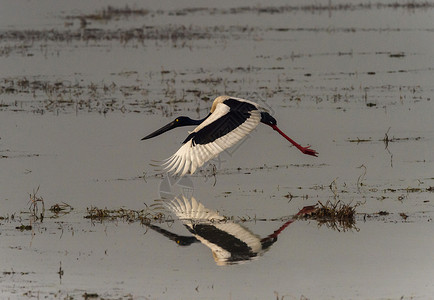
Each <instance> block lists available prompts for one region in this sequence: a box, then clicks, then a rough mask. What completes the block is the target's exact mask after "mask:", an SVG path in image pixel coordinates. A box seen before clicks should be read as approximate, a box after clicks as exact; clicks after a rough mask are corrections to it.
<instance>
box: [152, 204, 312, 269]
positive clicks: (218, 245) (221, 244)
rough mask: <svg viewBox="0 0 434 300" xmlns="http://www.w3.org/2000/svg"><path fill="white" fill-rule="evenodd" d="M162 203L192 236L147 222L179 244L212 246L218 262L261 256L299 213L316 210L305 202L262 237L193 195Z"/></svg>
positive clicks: (233, 261) (301, 214) (229, 262)
mask: <svg viewBox="0 0 434 300" xmlns="http://www.w3.org/2000/svg"><path fill="white" fill-rule="evenodd" d="M163 203H164V205H165V206H166V207H167V208H168V209H169V210H170V211H171V212H172V213H174V214H175V215H176V216H177V218H178V219H179V220H180V221H181V222H182V223H183V225H184V226H185V227H186V228H187V230H188V231H189V232H190V233H191V234H192V235H193V236H181V235H177V234H174V233H172V232H169V231H167V230H164V229H162V228H159V227H158V226H155V225H152V224H148V225H147V226H148V227H150V228H151V229H153V230H155V231H157V232H159V233H161V234H163V235H164V236H166V237H168V238H169V239H171V240H173V241H175V242H176V243H177V244H178V245H181V246H189V245H191V244H193V243H195V242H201V243H202V244H204V245H205V246H207V247H208V248H210V249H211V251H212V254H213V257H214V260H215V262H216V263H217V265H228V264H239V263H243V262H247V261H250V260H253V259H256V258H258V257H260V256H261V255H262V254H264V253H265V252H266V251H267V250H268V249H269V248H270V247H271V246H272V245H273V244H274V243H275V242H276V241H277V237H278V235H279V234H280V233H282V232H283V230H284V229H285V228H287V227H288V226H289V225H290V224H291V223H293V222H294V221H296V220H297V218H298V217H299V216H303V215H306V214H308V213H310V212H312V211H314V210H315V206H305V207H304V208H303V209H302V210H300V211H299V212H298V213H297V214H296V215H294V216H293V217H292V218H290V219H289V220H288V221H286V222H285V223H284V224H283V225H281V226H280V227H279V228H278V229H277V230H275V231H274V232H273V233H271V234H269V235H268V236H266V237H264V238H261V237H260V236H258V235H256V234H254V233H253V232H252V231H250V230H249V229H248V228H246V227H244V226H242V225H240V224H239V223H237V222H235V221H233V220H227V218H225V217H224V216H222V215H220V214H219V213H218V212H217V211H215V210H212V209H208V208H206V207H205V206H204V205H203V204H202V203H200V202H198V201H196V199H195V198H194V197H191V198H186V197H184V196H182V197H180V198H174V199H173V200H171V201H164V202H163Z"/></svg>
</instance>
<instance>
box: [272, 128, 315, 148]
mask: <svg viewBox="0 0 434 300" xmlns="http://www.w3.org/2000/svg"><path fill="white" fill-rule="evenodd" d="M270 126H271V127H272V128H273V129H274V130H276V131H277V132H278V133H280V135H281V136H283V137H284V138H285V139H287V140H288V141H289V142H291V144H293V145H294V146H295V147H297V149H298V150H300V151H301V152H303V153H304V154H307V155H312V156H318V152H316V151H315V150H313V149H310V146H307V147H302V146H300V144H298V143H296V142H295V141H294V140H293V139H291V138H290V137H289V136H287V135H286V134H284V133H283V132H282V130H280V129H279V127H277V126H276V125H270Z"/></svg>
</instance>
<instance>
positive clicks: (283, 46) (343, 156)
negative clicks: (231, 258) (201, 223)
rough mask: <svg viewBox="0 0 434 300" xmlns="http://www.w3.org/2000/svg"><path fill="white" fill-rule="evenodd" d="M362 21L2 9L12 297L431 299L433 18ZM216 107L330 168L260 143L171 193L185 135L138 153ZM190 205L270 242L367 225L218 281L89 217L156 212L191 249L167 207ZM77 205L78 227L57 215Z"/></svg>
mask: <svg viewBox="0 0 434 300" xmlns="http://www.w3.org/2000/svg"><path fill="white" fill-rule="evenodd" d="M360 3H361V4H348V3H345V2H344V1H342V2H339V3H338V2H335V1H333V2H331V3H330V4H327V5H324V6H320V5H318V4H317V3H316V2H313V4H315V5H314V6H309V5H307V4H306V2H304V1H303V2H299V3H298V4H292V5H291V6H288V5H287V4H285V3H279V2H273V3H270V2H266V3H265V2H264V3H262V4H261V3H258V4H255V5H252V4H250V3H244V2H243V1H240V2H235V3H233V2H227V3H225V2H222V3H221V4H217V3H214V2H213V3H211V5H209V7H211V8H206V7H208V6H207V5H205V4H206V3H204V4H202V6H200V7H201V8H199V7H198V6H197V5H196V4H194V3H191V2H189V1H183V2H178V3H177V4H176V5H175V4H173V5H166V4H164V3H160V2H154V3H149V4H146V5H144V4H141V3H135V2H134V1H130V2H129V3H128V7H126V6H119V5H118V2H110V1H104V3H88V2H87V1H83V2H74V5H73V6H72V5H71V4H70V3H69V2H58V1H38V2H31V3H26V4H24V3H20V2H15V1H4V2H3V3H2V9H1V10H0V11H1V12H0V14H1V15H0V28H1V30H0V70H1V71H0V75H1V78H0V217H1V218H0V240H1V244H0V294H1V296H2V297H3V298H8V297H9V298H11V299H15V298H24V299H28V298H58V299H65V298H68V297H72V298H74V299H76V298H81V297H86V296H88V297H91V296H95V297H100V298H104V299H119V298H122V299H123V298H125V299H129V298H133V299H173V298H177V299H178V298H181V299H269V298H278V299H282V297H283V298H284V299H305V298H308V299H320V298H321V299H324V298H325V299H332V298H333V299H401V297H402V298H404V299H410V298H416V299H429V298H431V297H432V295H433V294H434V281H433V279H432V278H434V271H433V270H434V264H433V261H434V255H433V254H432V251H431V249H432V248H433V246H434V240H433V239H432V238H431V236H432V232H433V229H432V228H433V226H432V217H433V211H434V209H433V201H434V198H433V187H434V174H433V170H434V158H433V154H432V151H431V149H433V147H434V143H433V140H434V139H433V138H434V130H433V128H434V127H433V122H432V117H431V116H432V113H433V106H432V101H433V94H434V93H433V91H434V84H433V81H432V78H433V75H434V74H433V73H434V48H433V44H432V42H431V41H432V40H433V34H434V27H433V23H432V19H433V17H434V16H433V14H434V10H433V7H434V4H431V3H430V2H421V3H418V2H411V3H412V4H409V3H402V4H401V2H394V1H384V2H376V3H370V4H369V3H364V2H360ZM110 5H111V6H112V8H109V6H110ZM216 5H218V6H216ZM220 94H230V95H234V96H237V97H244V98H248V99H251V100H254V101H256V102H258V103H260V104H261V105H262V106H263V107H265V108H267V109H268V110H269V111H270V113H271V114H272V115H273V116H274V117H275V118H276V119H277V120H278V122H279V127H280V128H281V129H282V130H283V131H284V132H285V133H287V134H288V135H289V136H291V137H292V138H294V139H295V140H296V141H298V142H299V143H301V144H302V145H307V144H310V145H312V148H313V149H315V150H317V151H318V152H319V157H318V158H314V157H308V156H303V155H302V154H300V153H299V152H298V151H297V150H296V149H295V148H294V147H291V146H289V144H288V143H287V142H286V141H285V140H283V139H281V137H280V136H279V135H277V134H275V133H274V132H273V131H272V130H271V129H270V128H266V127H265V126H259V127H258V128H257V129H256V130H255V131H254V132H253V133H252V134H251V135H249V136H248V137H246V139H245V140H243V141H242V142H241V143H240V144H239V145H237V146H236V147H234V148H232V149H229V150H228V151H226V152H224V153H222V155H221V156H220V158H219V159H215V160H213V161H211V164H209V165H207V166H206V167H205V168H204V170H203V171H202V172H200V173H198V174H195V175H194V176H191V177H187V178H185V181H179V182H178V181H176V180H175V181H174V182H171V185H170V186H169V185H168V184H167V179H168V178H167V177H166V176H167V174H165V173H164V172H162V170H161V169H160V168H159V167H155V166H154V165H155V164H156V162H155V161H161V160H163V159H165V158H167V157H169V156H170V155H172V154H173V153H174V152H175V151H176V149H178V147H179V146H180V142H182V141H183V140H184V138H185V135H186V134H187V130H188V129H177V130H174V131H171V132H168V133H166V134H164V135H162V136H159V137H157V138H154V139H152V140H147V141H140V139H141V138H142V137H143V136H145V135H146V134H148V133H150V132H152V131H154V130H155V129H157V128H159V127H161V126H163V125H165V124H166V123H168V122H169V121H171V120H172V119H173V118H174V117H175V116H179V115H188V116H191V117H192V118H199V117H203V116H205V115H206V114H207V113H208V110H209V109H210V106H211V103H212V100H213V99H214V97H216V96H218V95H220ZM213 167H215V170H214V169H213ZM172 179H173V178H171V180H172ZM29 194H30V196H32V195H33V194H36V195H34V196H35V197H34V199H42V200H43V202H44V205H45V212H44V218H43V220H41V219H40V218H35V216H32V214H31V211H30V210H29V208H31V205H32V203H31V202H29ZM178 194H185V195H187V196H194V197H195V198H196V199H197V200H198V201H200V202H201V203H203V205H204V206H205V207H207V208H209V209H215V210H217V211H218V212H219V213H220V214H221V215H224V216H227V217H228V218H233V220H235V222H236V223H239V224H240V225H242V226H244V227H246V228H248V229H249V230H250V231H251V232H253V233H254V234H255V235H258V236H260V237H265V236H267V235H269V234H270V233H272V232H273V231H274V230H276V229H277V228H279V227H280V226H281V225H282V224H283V223H285V221H287V220H288V219H290V218H292V216H293V215H295V214H296V213H297V212H298V211H299V210H300V209H301V208H302V207H303V206H307V205H314V204H317V203H318V201H319V202H321V203H326V202H327V201H328V200H330V201H332V202H336V201H341V202H342V203H347V204H352V205H354V204H356V203H358V206H357V207H356V217H355V221H356V224H355V225H354V226H353V227H351V228H343V227H339V226H338V227H333V226H330V223H326V224H324V225H322V226H319V223H318V222H316V221H313V220H311V221H309V220H305V219H299V220H297V221H295V222H294V223H292V224H291V225H290V226H288V227H287V228H286V229H285V230H284V231H283V232H282V233H281V234H280V235H279V237H278V240H277V241H276V242H275V243H274V244H273V245H272V246H271V247H270V248H269V250H268V251H266V252H265V253H263V254H262V255H260V256H259V257H257V258H256V259H255V260H252V261H249V262H247V263H244V264H236V265H230V266H219V265H217V264H216V262H215V260H214V258H213V255H212V253H211V251H210V249H209V248H208V247H207V246H206V245H205V244H200V243H193V244H191V245H189V246H179V245H177V244H176V243H175V242H174V241H172V240H170V239H168V238H167V237H165V236H164V235H162V234H160V233H159V232H157V231H155V230H152V228H149V227H147V226H146V225H145V224H141V222H139V221H131V222H129V221H126V220H125V219H116V220H104V221H97V220H90V219H88V218H85V216H86V215H88V210H87V209H88V208H90V207H98V208H108V209H113V210H116V209H119V208H121V207H123V208H125V209H130V210H145V211H148V212H149V214H150V215H148V217H154V216H157V214H158V213H162V214H163V215H164V218H162V219H161V218H160V219H159V218H155V219H151V224H152V225H153V226H158V227H159V228H162V229H164V230H167V231H170V232H172V233H174V234H176V235H181V236H189V235H190V233H189V231H188V230H187V229H186V228H185V227H184V226H183V225H182V223H181V222H180V221H179V220H177V219H176V218H175V217H173V214H171V212H170V211H167V210H164V209H162V208H160V207H157V206H153V204H154V203H155V200H156V199H159V198H161V197H162V196H167V195H178ZM63 203H66V204H68V205H69V206H70V207H72V209H69V208H68V209H67V210H66V211H65V212H64V213H55V212H51V211H49V210H48V209H49V208H50V207H51V206H52V205H55V204H59V205H61V204H63ZM157 203H159V202H157ZM36 204H37V207H38V213H37V214H36V216H37V217H39V216H40V213H41V212H42V201H39V202H37V203H36ZM380 212H381V213H380ZM22 225H23V226H22ZM29 225H31V226H32V227H31V228H30V227H27V228H26V227H25V226H29ZM327 225H329V226H327ZM337 229H338V230H337Z"/></svg>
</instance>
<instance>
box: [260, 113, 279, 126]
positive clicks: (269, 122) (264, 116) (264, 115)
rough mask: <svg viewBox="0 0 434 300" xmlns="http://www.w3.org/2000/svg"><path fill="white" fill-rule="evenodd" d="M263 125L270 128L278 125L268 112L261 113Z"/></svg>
mask: <svg viewBox="0 0 434 300" xmlns="http://www.w3.org/2000/svg"><path fill="white" fill-rule="evenodd" d="M261 123H264V124H267V125H269V126H273V125H277V121H276V119H275V118H273V117H272V116H271V115H270V114H269V113H267V112H261Z"/></svg>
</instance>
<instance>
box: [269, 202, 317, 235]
mask: <svg viewBox="0 0 434 300" xmlns="http://www.w3.org/2000/svg"><path fill="white" fill-rule="evenodd" d="M315 209H316V205H309V206H305V207H303V208H302V209H301V210H300V211H299V212H298V213H297V214H296V215H295V216H294V217H292V219H291V220H288V221H286V222H285V224H283V225H282V226H280V227H279V229H277V230H276V231H274V232H273V233H272V234H270V235H268V236H267V237H265V238H263V239H262V241H264V240H267V239H275V238H277V236H278V235H279V234H280V233H281V232H282V231H283V230H284V229H285V228H286V227H288V226H289V225H290V224H291V223H293V222H294V221H295V220H297V219H296V218H297V217H299V216H302V215H306V214H309V213H311V212H313V211H314V210H315Z"/></svg>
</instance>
